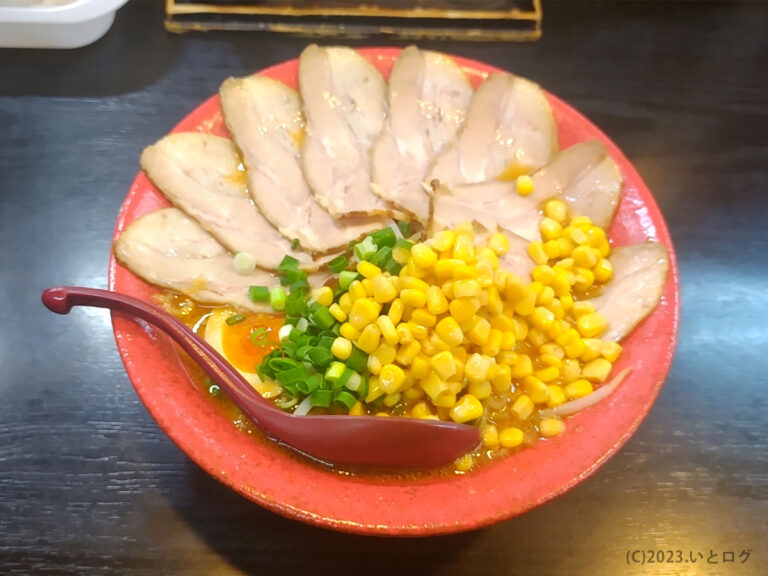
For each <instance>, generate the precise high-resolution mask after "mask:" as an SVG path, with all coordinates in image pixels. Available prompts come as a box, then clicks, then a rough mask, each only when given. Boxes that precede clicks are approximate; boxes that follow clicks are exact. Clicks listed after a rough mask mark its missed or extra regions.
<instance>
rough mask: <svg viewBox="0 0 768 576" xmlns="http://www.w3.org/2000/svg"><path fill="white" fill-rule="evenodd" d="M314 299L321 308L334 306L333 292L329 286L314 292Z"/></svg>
mask: <svg viewBox="0 0 768 576" xmlns="http://www.w3.org/2000/svg"><path fill="white" fill-rule="evenodd" d="M312 299H313V300H314V301H315V302H317V303H318V304H320V306H330V305H331V304H333V290H331V288H330V287H328V286H322V287H321V288H317V289H316V290H313V291H312Z"/></svg>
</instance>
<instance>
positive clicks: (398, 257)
mask: <svg viewBox="0 0 768 576" xmlns="http://www.w3.org/2000/svg"><path fill="white" fill-rule="evenodd" d="M410 257H411V251H410V250H408V248H399V247H397V246H396V247H395V248H392V259H393V260H394V261H395V262H397V263H398V264H400V265H405V264H407V263H408V260H409V259H410Z"/></svg>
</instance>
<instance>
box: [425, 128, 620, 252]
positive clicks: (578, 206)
mask: <svg viewBox="0 0 768 576" xmlns="http://www.w3.org/2000/svg"><path fill="white" fill-rule="evenodd" d="M531 180H532V181H533V193H532V194H531V195H530V196H520V195H519V194H517V192H516V191H515V184H514V182H507V181H503V180H492V181H490V182H482V183H479V184H462V185H459V186H456V187H454V188H453V189H451V190H445V189H444V188H442V187H440V188H438V190H437V191H436V193H435V197H434V199H433V213H432V224H431V228H432V229H433V230H439V229H442V228H449V227H453V226H455V225H456V224H457V223H459V222H462V221H464V220H467V219H468V218H469V219H474V220H476V221H477V222H479V223H480V224H482V225H483V226H485V227H487V228H493V227H494V226H501V227H503V228H507V229H508V230H510V231H512V232H514V233H515V234H517V235H519V236H522V237H523V238H526V239H528V240H531V241H533V240H538V239H539V219H540V214H539V207H540V206H541V203H542V202H543V201H545V200H548V199H550V198H559V199H561V200H563V201H564V202H565V203H566V204H567V205H568V208H569V212H570V213H571V215H573V216H575V215H580V216H589V218H590V219H591V220H592V221H593V222H594V223H595V224H597V225H598V226H601V227H603V228H607V227H608V226H609V225H610V223H611V221H612V220H613V215H614V213H615V212H616V207H617V205H618V202H619V196H620V194H621V188H622V185H623V179H622V177H621V173H620V172H619V169H618V167H617V166H616V164H615V163H614V161H613V160H612V159H611V158H610V157H609V156H608V155H607V154H606V152H605V146H604V145H603V144H602V143H600V142H597V141H594V140H591V141H588V142H582V143H580V144H575V145H573V146H571V147H570V148H567V149H566V150H563V151H562V152H560V153H559V154H558V155H557V156H556V157H555V159H554V160H553V161H552V162H551V163H550V164H548V165H546V166H544V167H543V168H540V169H539V170H537V171H536V172H535V173H533V174H532V175H531Z"/></svg>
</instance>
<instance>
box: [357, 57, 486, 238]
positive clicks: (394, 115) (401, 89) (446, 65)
mask: <svg viewBox="0 0 768 576" xmlns="http://www.w3.org/2000/svg"><path fill="white" fill-rule="evenodd" d="M471 98H472V86H471V84H470V83H469V81H468V80H467V77H466V76H465V75H464V72H463V71H462V70H461V68H459V66H458V65H457V64H456V63H455V62H454V61H453V60H452V59H451V58H449V57H447V56H445V55H443V54H439V53H437V52H429V51H422V50H419V49H418V48H416V47H415V46H409V47H408V48H406V49H405V50H403V51H402V52H401V53H400V56H399V57H398V58H397V61H396V62H395V66H394V68H393V69H392V73H391V74H390V77H389V89H388V92H387V101H388V104H389V116H388V118H387V121H386V123H385V126H384V130H383V131H382V133H381V135H380V137H379V139H378V140H377V141H376V143H375V145H374V146H373V150H372V153H371V180H372V183H373V190H374V192H375V193H376V194H378V195H379V196H380V197H381V198H383V199H385V200H387V201H389V202H392V203H393V204H394V205H396V206H398V207H399V208H402V209H403V210H405V211H406V212H408V213H410V214H412V215H413V216H414V217H415V218H416V220H418V221H419V222H421V223H422V224H423V225H426V224H427V223H428V222H429V217H430V196H429V194H427V192H426V191H425V190H424V185H423V182H424V176H425V174H426V172H427V169H428V168H429V166H430V164H431V163H432V161H433V159H434V158H435V156H436V155H437V154H438V153H439V152H441V151H442V150H443V149H444V148H445V146H446V145H447V144H449V143H450V142H452V141H453V140H454V138H455V137H456V134H457V132H458V131H459V129H460V128H461V126H462V124H463V123H464V118H465V116H466V111H467V107H468V106H469V102H470V100H471Z"/></svg>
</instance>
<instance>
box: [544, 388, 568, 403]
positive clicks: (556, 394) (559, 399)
mask: <svg viewBox="0 0 768 576" xmlns="http://www.w3.org/2000/svg"><path fill="white" fill-rule="evenodd" d="M547 388H548V390H549V396H548V398H547V406H549V407H550V408H554V407H555V406H560V404H563V403H564V402H565V400H566V398H565V392H563V389H562V388H561V387H560V386H558V385H557V384H550V385H549V386H548V387H547Z"/></svg>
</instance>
